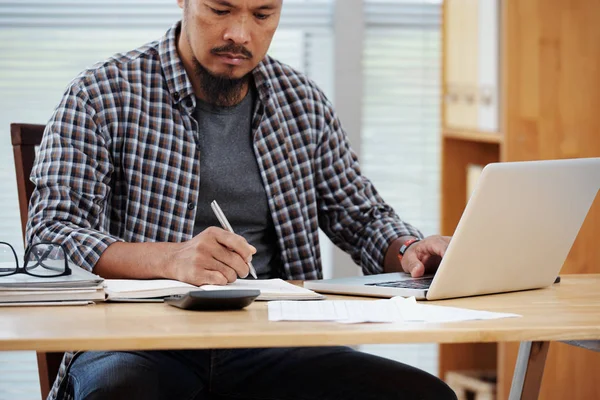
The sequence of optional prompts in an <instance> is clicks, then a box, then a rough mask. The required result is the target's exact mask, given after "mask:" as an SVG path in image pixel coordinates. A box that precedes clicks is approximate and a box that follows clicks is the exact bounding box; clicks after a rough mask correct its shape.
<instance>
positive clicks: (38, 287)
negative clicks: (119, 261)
mask: <svg viewBox="0 0 600 400" xmlns="http://www.w3.org/2000/svg"><path fill="white" fill-rule="evenodd" d="M69 267H70V268H71V271H72V273H71V274H70V275H66V276H59V277H52V278H38V277H35V276H30V275H27V274H23V273H19V274H14V275H9V276H0V307H2V306H24V305H79V304H92V303H93V302H97V301H104V298H105V294H104V280H103V279H102V278H101V277H99V276H98V275H94V274H93V273H91V272H88V271H86V270H85V269H83V268H80V267H78V266H76V265H73V264H71V263H69Z"/></svg>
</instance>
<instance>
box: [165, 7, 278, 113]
mask: <svg viewBox="0 0 600 400" xmlns="http://www.w3.org/2000/svg"><path fill="white" fill-rule="evenodd" d="M282 1H283V0H177V3H178V4H179V6H180V7H181V8H183V25H182V29H181V34H180V35H181V37H180V41H179V52H180V54H181V56H182V58H183V59H184V63H185V64H187V66H188V67H191V68H193V70H194V72H195V77H196V78H197V79H198V83H199V84H200V86H201V90H202V92H203V94H204V97H207V98H206V99H205V100H206V101H209V102H212V103H215V104H219V103H223V102H224V103H228V102H229V101H228V100H231V99H232V98H233V97H236V96H235V95H236V94H239V92H240V91H241V90H242V88H245V87H246V83H247V82H248V78H249V73H250V72H251V71H252V70H253V69H254V68H255V67H256V66H257V65H258V63H259V62H260V61H261V60H262V59H263V58H264V57H265V55H266V53H267V50H268V49H269V46H270V45H271V40H272V39H273V35H274V34H275V30H276V29H277V25H278V24H279V18H280V15H281V7H282ZM186 61H187V62H186ZM188 72H189V71H188ZM236 88H237V89H236ZM236 90H237V92H236ZM211 92H216V93H211ZM214 96H217V98H213V97H214ZM222 96H224V97H222ZM221 97H222V98H221ZM224 105H227V104H224Z"/></svg>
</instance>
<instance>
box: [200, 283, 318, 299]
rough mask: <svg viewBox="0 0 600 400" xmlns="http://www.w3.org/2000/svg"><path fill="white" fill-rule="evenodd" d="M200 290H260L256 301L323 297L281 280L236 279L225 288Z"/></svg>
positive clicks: (213, 286)
mask: <svg viewBox="0 0 600 400" xmlns="http://www.w3.org/2000/svg"><path fill="white" fill-rule="evenodd" d="M200 289H202V290H223V289H232V290H249V289H254V290H260V296H259V297H258V298H257V300H279V299H280V300H286V299H290V300H303V299H313V300H317V299H322V298H325V296H323V295H320V294H318V293H316V292H313V291H312V290H309V289H305V288H303V287H301V286H296V285H294V284H291V283H289V282H286V281H284V280H282V279H238V280H236V281H235V282H232V283H228V284H227V285H225V286H218V285H202V286H200Z"/></svg>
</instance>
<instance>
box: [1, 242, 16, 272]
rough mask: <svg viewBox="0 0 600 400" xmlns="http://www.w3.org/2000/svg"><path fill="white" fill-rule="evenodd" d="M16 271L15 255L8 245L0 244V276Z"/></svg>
mask: <svg viewBox="0 0 600 400" xmlns="http://www.w3.org/2000/svg"><path fill="white" fill-rule="evenodd" d="M16 269H17V260H16V259H15V254H14V253H13V251H12V249H11V248H10V246H9V245H7V244H4V243H0V276H2V275H10V274H12V273H14V272H15V270H16Z"/></svg>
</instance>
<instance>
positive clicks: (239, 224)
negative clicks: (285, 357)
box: [194, 89, 281, 279]
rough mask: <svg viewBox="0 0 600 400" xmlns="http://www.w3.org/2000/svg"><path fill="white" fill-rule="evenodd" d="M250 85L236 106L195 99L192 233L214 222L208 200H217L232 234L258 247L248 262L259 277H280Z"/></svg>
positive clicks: (253, 97) (277, 253)
mask: <svg viewBox="0 0 600 400" xmlns="http://www.w3.org/2000/svg"><path fill="white" fill-rule="evenodd" d="M255 98H256V94H255V91H254V90H253V89H251V90H249V91H248V95H247V96H246V97H245V98H244V99H243V100H242V101H241V102H240V103H239V104H237V105H235V106H231V107H217V106H214V105H211V104H209V103H206V102H204V101H202V100H200V99H196V104H197V105H196V112H195V116H196V119H197V121H198V136H199V143H200V194H199V196H198V204H197V208H196V221H195V224H194V236H195V235H197V234H198V233H200V232H202V231H203V230H204V229H206V228H208V227H209V226H218V227H220V226H221V225H220V224H219V221H218V220H217V218H216V217H215V215H214V213H213V211H212V209H211V207H210V203H211V202H212V201H213V200H216V201H217V202H218V203H219V206H221V209H222V210H223V213H224V214H225V216H226V217H227V219H228V220H229V223H230V224H231V226H232V227H233V230H234V231H235V233H237V234H239V235H242V236H243V237H244V238H246V240H247V241H248V243H250V244H251V245H253V246H254V247H256V250H257V252H256V254H255V255H254V256H253V258H252V264H253V265H254V268H256V273H257V275H258V277H259V278H261V279H266V278H272V277H278V276H279V275H280V271H281V260H280V257H279V254H280V250H279V246H278V244H277V236H276V234H275V227H274V225H273V219H272V217H271V212H270V211H269V205H268V203H267V194H266V191H265V188H264V184H263V181H262V179H261V176H260V170H259V169H258V164H257V162H256V156H255V154H254V146H253V140H252V115H253V110H254V104H255V101H256V100H255Z"/></svg>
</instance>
